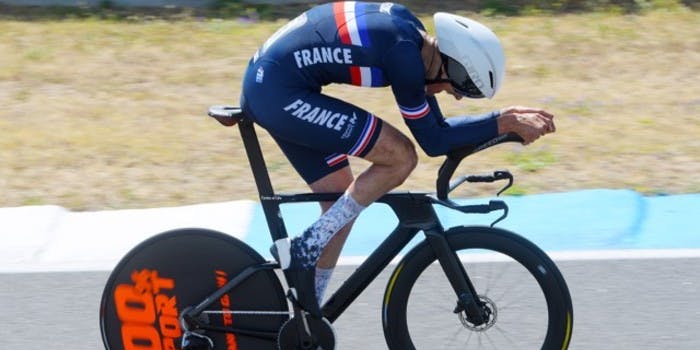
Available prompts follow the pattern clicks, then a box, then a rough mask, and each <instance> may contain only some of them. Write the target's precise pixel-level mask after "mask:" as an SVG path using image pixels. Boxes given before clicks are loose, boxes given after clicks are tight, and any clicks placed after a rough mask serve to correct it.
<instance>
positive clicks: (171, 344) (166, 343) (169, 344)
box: [163, 338, 177, 350]
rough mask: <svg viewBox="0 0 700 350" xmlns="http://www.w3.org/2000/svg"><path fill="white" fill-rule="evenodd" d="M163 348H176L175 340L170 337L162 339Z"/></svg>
mask: <svg viewBox="0 0 700 350" xmlns="http://www.w3.org/2000/svg"><path fill="white" fill-rule="evenodd" d="M163 350H177V348H176V347H175V341H174V340H173V339H172V338H165V339H163Z"/></svg>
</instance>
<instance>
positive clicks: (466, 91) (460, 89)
mask: <svg viewBox="0 0 700 350" xmlns="http://www.w3.org/2000/svg"><path fill="white" fill-rule="evenodd" d="M442 62H443V67H444V69H445V72H446V73H447V76H448V77H449V79H447V80H449V82H450V84H451V85H452V87H453V88H454V89H455V91H456V92H457V93H459V94H460V95H462V96H466V97H469V98H483V97H484V94H483V93H482V92H481V90H479V88H478V87H476V85H475V84H474V82H473V81H472V79H471V78H470V77H469V73H467V70H466V69H464V66H462V65H461V64H460V63H459V62H457V61H456V60H454V59H453V58H451V57H449V56H447V55H445V54H443V55H442Z"/></svg>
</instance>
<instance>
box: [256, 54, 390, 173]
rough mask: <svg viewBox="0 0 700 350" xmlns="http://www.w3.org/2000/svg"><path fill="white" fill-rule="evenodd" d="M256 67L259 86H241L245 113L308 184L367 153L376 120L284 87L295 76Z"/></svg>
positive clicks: (300, 87)
mask: <svg viewBox="0 0 700 350" xmlns="http://www.w3.org/2000/svg"><path fill="white" fill-rule="evenodd" d="M257 65H260V66H261V67H264V72H265V78H264V83H254V82H251V81H246V83H244V100H245V103H244V108H245V110H246V113H247V114H249V115H250V116H251V118H253V120H255V122H257V123H258V124H260V125H261V126H262V127H264V128H265V129H267V131H268V132H269V133H270V134H271V135H272V136H273V137H274V138H275V140H276V141H277V143H278V144H279V145H280V147H281V148H282V150H283V151H284V153H285V155H286V156H287V157H288V158H289V159H290V161H291V162H292V164H294V166H295V168H296V169H297V170H299V171H300V173H301V174H302V176H304V179H305V180H306V181H307V182H308V183H311V182H313V181H316V180H318V179H319V178H320V177H322V176H325V175H327V174H330V173H332V172H334V171H336V170H337V169H339V167H338V166H340V167H342V166H345V165H347V156H356V157H364V156H365V155H367V153H369V151H370V150H371V149H372V147H373V146H374V144H375V143H376V141H377V138H378V136H379V134H380V133H381V129H382V125H383V122H382V120H381V119H379V118H377V117H376V116H374V115H373V114H371V113H369V112H367V111H365V110H364V109H362V108H359V107H357V106H355V105H353V104H350V103H348V102H345V101H342V100H339V99H336V98H333V97H330V96H327V95H324V94H322V93H321V92H320V91H319V90H318V89H314V88H313V87H312V86H305V85H304V84H303V83H298V84H295V83H293V82H292V83H290V81H293V79H297V80H298V79H299V76H298V75H295V74H296V73H293V72H289V71H286V70H284V69H282V68H280V67H278V66H275V65H274V64H270V66H269V67H267V66H266V64H265V62H262V63H257V64H256V65H253V66H252V68H253V69H255V67H256V66H257ZM249 72H250V69H249ZM246 80H248V77H246ZM307 168H309V169H307ZM307 173H315V174H316V175H314V176H311V175H306V174H307ZM319 174H321V175H322V176H320V177H319Z"/></svg>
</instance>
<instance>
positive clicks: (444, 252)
mask: <svg viewBox="0 0 700 350" xmlns="http://www.w3.org/2000/svg"><path fill="white" fill-rule="evenodd" d="M425 236H426V240H427V241H428V244H429V245H430V247H431V248H432V249H433V252H434V253H435V256H436V257H437V258H438V261H439V262H440V266H442V270H443V271H444V272H445V275H446V276H447V279H448V281H449V282H450V284H451V285H452V289H453V290H454V292H455V295H456V296H457V306H456V308H455V310H454V313H456V314H458V313H460V312H462V311H464V312H465V313H466V317H467V320H468V321H469V322H470V323H472V324H474V326H481V325H483V324H485V323H487V322H488V321H489V313H488V309H487V308H486V307H485V305H484V303H483V302H482V301H481V300H480V299H479V295H478V294H477V292H476V289H475V288H474V285H473V284H472V282H471V279H469V275H468V274H467V271H466V270H465V269H464V266H463V265H462V262H461V261H460V259H459V257H458V256H457V253H456V252H454V251H453V250H452V248H451V247H450V244H449V242H448V241H447V238H446V237H445V234H444V231H443V229H442V227H439V226H438V227H434V228H431V229H427V230H425Z"/></svg>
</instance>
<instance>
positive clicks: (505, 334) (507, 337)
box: [494, 324, 517, 349]
mask: <svg viewBox="0 0 700 350" xmlns="http://www.w3.org/2000/svg"><path fill="white" fill-rule="evenodd" d="M494 328H495V329H496V330H497V331H499V332H501V334H502V335H503V338H504V339H505V340H507V341H508V343H510V345H512V346H511V347H510V348H511V349H515V348H517V344H516V342H515V341H514V340H513V338H511V337H510V334H509V332H508V331H506V330H505V329H503V328H502V327H500V326H499V325H497V324H496V325H494Z"/></svg>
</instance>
